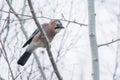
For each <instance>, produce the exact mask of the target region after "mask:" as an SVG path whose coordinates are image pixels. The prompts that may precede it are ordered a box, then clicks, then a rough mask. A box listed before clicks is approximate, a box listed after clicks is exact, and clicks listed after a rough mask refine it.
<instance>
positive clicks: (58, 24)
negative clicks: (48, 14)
mask: <svg viewBox="0 0 120 80" xmlns="http://www.w3.org/2000/svg"><path fill="white" fill-rule="evenodd" d="M55 29H64V27H63V25H62V23H61V22H60V21H58V22H57V23H56V27H55Z"/></svg>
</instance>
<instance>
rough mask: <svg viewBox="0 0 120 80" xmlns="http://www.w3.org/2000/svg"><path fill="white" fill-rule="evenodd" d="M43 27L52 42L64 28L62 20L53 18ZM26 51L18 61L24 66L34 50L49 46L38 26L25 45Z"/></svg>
mask: <svg viewBox="0 0 120 80" xmlns="http://www.w3.org/2000/svg"><path fill="white" fill-rule="evenodd" d="M41 26H42V28H43V29H44V31H45V33H46V35H47V37H48V39H49V41H50V42H51V41H52V40H53V38H54V36H55V35H56V34H57V33H58V32H59V31H60V30H61V29H63V28H64V27H63V25H62V23H61V21H60V20H56V19H55V20H51V21H50V22H49V23H43V24H42V25H41ZM27 45H28V47H27V48H26V51H25V52H24V53H23V55H22V56H21V57H20V58H19V60H18V61H17V64H19V65H21V66H24V65H25V63H26V62H27V61H28V59H29V57H30V56H31V54H32V52H33V51H34V50H35V49H37V48H38V47H43V48H46V47H47V43H46V40H45V37H44V36H43V35H42V33H41V32H40V30H39V29H38V28H37V29H36V30H35V31H34V32H33V33H32V35H31V36H30V38H29V39H28V40H27V41H26V42H25V44H24V45H23V48H24V47H26V46H27Z"/></svg>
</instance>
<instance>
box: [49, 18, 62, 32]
mask: <svg viewBox="0 0 120 80" xmlns="http://www.w3.org/2000/svg"><path fill="white" fill-rule="evenodd" d="M50 24H51V26H52V28H54V30H55V32H56V33H58V32H59V31H60V30H61V29H64V27H63V25H62V23H61V22H60V20H56V19H55V20H51V22H50Z"/></svg>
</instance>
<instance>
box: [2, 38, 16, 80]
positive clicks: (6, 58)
mask: <svg viewBox="0 0 120 80" xmlns="http://www.w3.org/2000/svg"><path fill="white" fill-rule="evenodd" d="M0 44H1V46H2V50H3V52H4V54H5V56H4V58H5V60H6V62H7V64H8V67H9V69H10V73H11V76H12V80H15V78H14V75H13V72H12V69H11V66H10V62H9V60H8V57H7V52H6V50H5V48H4V45H3V43H2V41H1V40H0Z"/></svg>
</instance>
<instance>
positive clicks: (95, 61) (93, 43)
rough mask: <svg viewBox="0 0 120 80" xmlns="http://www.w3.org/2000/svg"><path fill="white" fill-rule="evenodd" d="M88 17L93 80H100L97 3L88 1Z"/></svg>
mask: <svg viewBox="0 0 120 80" xmlns="http://www.w3.org/2000/svg"><path fill="white" fill-rule="evenodd" d="M88 16H89V38H90V48H91V54H92V69H93V73H92V76H93V80H99V58H98V48H97V40H96V25H95V1H94V0H88Z"/></svg>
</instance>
